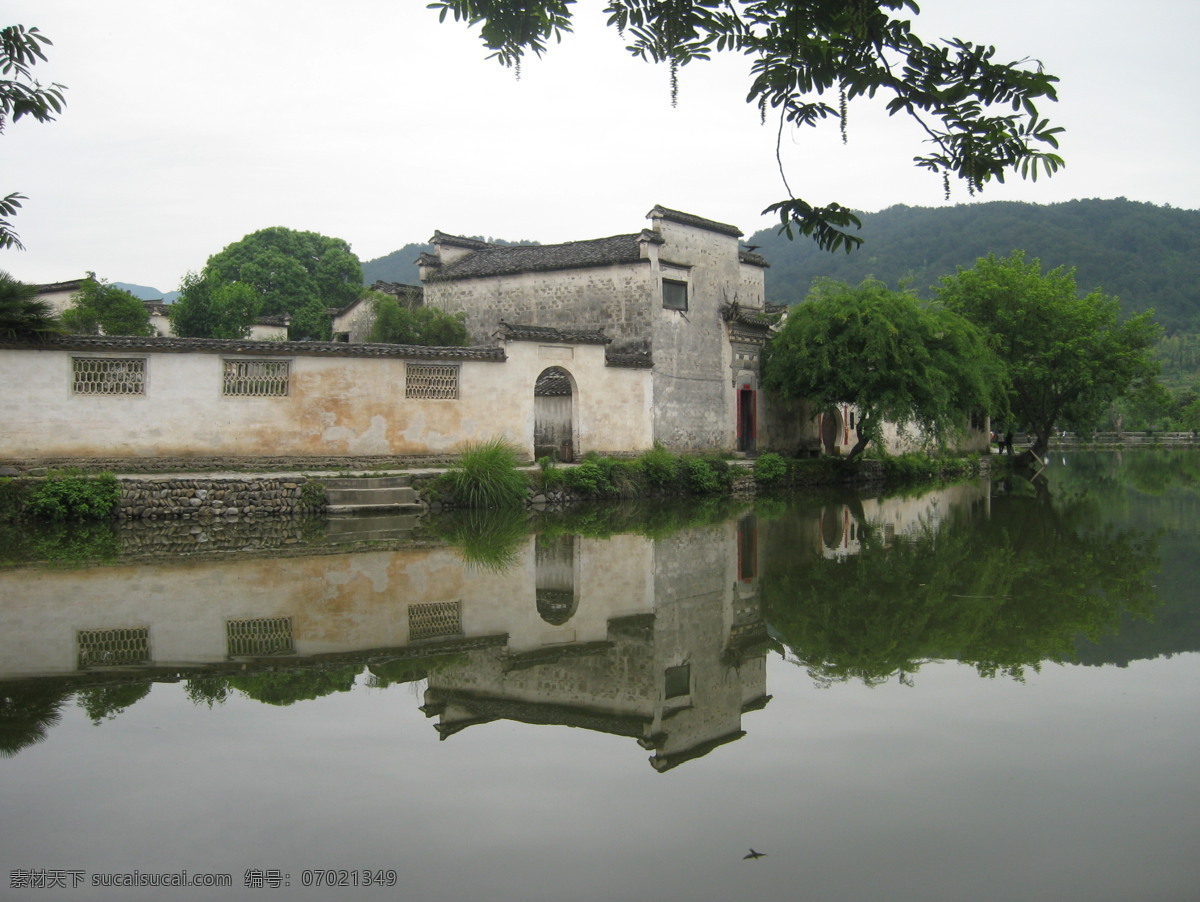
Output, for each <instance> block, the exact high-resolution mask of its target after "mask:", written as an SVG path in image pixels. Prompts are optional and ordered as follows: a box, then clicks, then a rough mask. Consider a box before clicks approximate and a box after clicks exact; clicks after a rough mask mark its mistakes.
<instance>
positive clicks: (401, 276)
mask: <svg viewBox="0 0 1200 902" xmlns="http://www.w3.org/2000/svg"><path fill="white" fill-rule="evenodd" d="M423 253H425V254H430V253H433V246H432V245H429V244H406V245H404V247H402V248H400V250H398V251H392V252H391V253H390V254H385V255H384V256H382V257H376V258H375V259H374V260H364V261H363V265H362V273H363V284H364V285H367V286H371V285H374V284H375V283H376V282H399V283H400V284H401V285H420V284H421V280H420V278H419V277H418V276H417V258H418V257H419V256H421V254H423Z"/></svg>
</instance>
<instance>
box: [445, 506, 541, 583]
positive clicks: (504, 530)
mask: <svg viewBox="0 0 1200 902" xmlns="http://www.w3.org/2000/svg"><path fill="white" fill-rule="evenodd" d="M432 528H433V531H434V532H435V533H436V534H437V535H438V536H440V537H441V538H442V539H444V540H445V541H447V542H449V543H450V544H452V545H455V546H457V548H458V551H459V554H461V555H462V559H463V561H465V562H466V563H468V564H471V565H473V566H475V567H479V568H481V569H483V570H490V571H492V572H494V573H501V572H503V571H505V570H507V569H508V568H509V567H512V566H513V565H514V564H516V562H517V552H518V550H519V549H520V547H521V545H522V544H523V543H524V542H525V539H526V537H527V536H528V535H529V526H528V519H527V517H526V515H525V512H524V511H522V510H509V509H506V508H486V509H481V508H470V509H466V510H461V511H454V512H452V513H448V514H445V515H443V516H441V517H437V518H435V519H434V520H433V522H432Z"/></svg>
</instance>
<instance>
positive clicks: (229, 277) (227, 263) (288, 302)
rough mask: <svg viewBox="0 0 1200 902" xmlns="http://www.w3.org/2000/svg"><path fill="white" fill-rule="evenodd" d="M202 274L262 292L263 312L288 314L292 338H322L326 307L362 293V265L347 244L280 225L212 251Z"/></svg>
mask: <svg viewBox="0 0 1200 902" xmlns="http://www.w3.org/2000/svg"><path fill="white" fill-rule="evenodd" d="M202 275H203V277H204V279H205V280H206V281H209V282H211V283H212V284H213V285H219V284H222V283H233V282H241V283H243V284H246V285H250V286H251V287H253V288H254V290H255V291H257V292H258V293H259V295H260V296H261V297H262V313H263V314H264V315H266V316H275V315H278V314H283V313H287V314H291V317H292V325H291V328H290V330H289V335H290V337H291V338H293V339H318V340H327V339H328V338H329V337H330V316H329V313H328V311H329V310H330V309H339V308H342V307H345V306H346V305H348V304H350V303H351V302H352V301H354V300H355V299H356V298H357V297H358V296H359V294H360V293H361V292H362V267H361V266H360V265H359V262H358V257H356V256H355V255H354V253H353V252H352V251H351V250H350V245H349V244H347V243H346V242H345V241H343V240H342V239H340V238H330V237H327V236H325V235H321V234H318V233H317V232H298V231H295V230H293V229H285V228H282V227H279V226H275V227H272V228H268V229H261V230H260V231H257V232H253V233H251V234H249V235H247V236H246V237H245V238H242V239H241V240H240V241H235V242H234V243H233V244H230V245H229V246H227V247H226V248H225V249H224V250H222V251H220V252H218V253H216V254H213V255H212V256H211V257H209V258H208V264H207V265H206V266H205V267H204V272H203V274H202Z"/></svg>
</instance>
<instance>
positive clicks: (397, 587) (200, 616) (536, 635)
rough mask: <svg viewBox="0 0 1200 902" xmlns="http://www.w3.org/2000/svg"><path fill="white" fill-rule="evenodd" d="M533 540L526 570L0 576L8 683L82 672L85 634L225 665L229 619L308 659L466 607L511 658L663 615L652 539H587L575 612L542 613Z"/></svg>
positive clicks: (379, 639)
mask: <svg viewBox="0 0 1200 902" xmlns="http://www.w3.org/2000/svg"><path fill="white" fill-rule="evenodd" d="M532 548H533V537H532V536H530V537H529V538H528V540H527V541H526V543H525V544H524V545H523V546H522V548H521V550H520V551H519V561H518V563H517V565H516V566H514V567H511V568H509V569H507V570H505V571H504V572H502V573H496V572H494V571H491V570H487V569H481V568H475V567H471V566H470V565H466V566H464V565H463V563H462V559H461V557H460V555H459V553H458V551H457V550H455V549H453V548H433V549H401V550H394V551H380V552H360V553H355V554H337V555H314V556H312V557H295V558H287V559H286V560H279V559H272V558H262V559H253V560H208V561H200V562H186V563H180V562H178V561H174V562H170V563H163V564H154V563H138V564H136V565H132V566H131V565H119V566H112V567H101V568H91V569H79V570H53V569H44V568H30V569H14V570H5V571H3V572H0V677H3V678H8V677H19V676H36V675H48V674H63V673H71V672H73V671H75V670H76V666H77V655H78V650H77V646H76V635H77V633H78V631H80V630H92V629H100V630H102V629H119V628H141V627H145V628H147V629H148V631H149V637H150V638H149V646H150V663H152V664H159V665H175V664H203V663H221V662H224V661H226V660H227V659H228V642H227V631H226V621H228V620H249V619H257V618H284V617H287V618H290V619H291V621H292V632H293V637H294V645H295V651H296V654H298V655H312V654H328V653H335V652H353V651H363V650H367V649H377V648H400V647H404V646H407V645H409V644H410V642H411V640H410V638H409V608H410V607H411V606H412V605H414V604H436V603H444V602H461V604H462V629H463V636H464V637H467V638H471V637H485V636H503V635H507V636H508V637H509V639H508V645H507V647H508V649H509V650H510V651H514V652H518V651H529V650H533V649H538V648H542V647H545V646H553V645H566V644H571V643H576V642H579V643H583V642H596V641H603V640H604V639H606V638H607V634H608V621H609V620H610V619H612V618H614V617H622V616H626V615H629V614H637V613H645V612H648V611H651V610H653V605H654V599H653V592H652V585H651V577H650V573H651V565H650V562H651V555H652V549H651V545H650V541H649V540H648V539H645V538H643V537H640V536H618V537H614V538H613V539H612V540H611V541H600V540H587V539H584V540H581V541H580V543H579V568H578V582H577V589H578V591H579V593H580V602H579V606H578V608H577V610H576V612H575V614H574V615H573V616H572V617H571V618H570V619H569V620H568V621H567V622H566V623H564V624H562V625H559V626H554V625H552V624H549V623H547V622H546V621H544V620H543V619H542V618H541V617H540V616H539V614H538V612H537V602H536V590H535V579H534V577H535V567H534V556H533V552H532Z"/></svg>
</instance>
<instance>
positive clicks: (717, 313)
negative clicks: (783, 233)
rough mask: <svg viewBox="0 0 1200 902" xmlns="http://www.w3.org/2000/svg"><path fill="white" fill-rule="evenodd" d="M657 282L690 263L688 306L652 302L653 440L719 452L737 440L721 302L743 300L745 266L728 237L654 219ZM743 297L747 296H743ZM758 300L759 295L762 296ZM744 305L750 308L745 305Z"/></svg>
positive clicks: (659, 298) (733, 240) (658, 287)
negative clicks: (658, 237)
mask: <svg viewBox="0 0 1200 902" xmlns="http://www.w3.org/2000/svg"><path fill="white" fill-rule="evenodd" d="M655 227H656V228H657V229H658V231H659V233H660V234H661V235H662V237H663V243H662V245H660V246H659V248H658V254H659V264H658V267H657V270H658V271H657V272H656V273H655V276H656V280H657V281H658V282H659V283H661V280H662V279H663V278H668V279H679V278H680V273H679V271H678V270H675V269H673V268H672V267H671V264H677V265H679V266H684V267H687V271H686V277H685V279H686V281H687V282H688V309H687V311H686V312H681V311H678V310H668V309H666V308H664V307H663V305H662V294H661V284H659V285H656V291H657V293H658V294H657V297H656V298H655V302H654V305H653V310H654V312H653V317H652V318H653V349H654V375H655V380H654V409H655V438H656V439H658V440H659V441H661V442H662V443H663V444H664V445H665V446H666V447H668V448H672V449H677V450H724V449H729V448H732V447H734V445H735V443H736V440H737V421H736V416H735V411H736V398H735V389H734V385H733V373H732V370H731V363H732V356H731V350H730V345H729V338H728V335H727V331H726V327H725V322H724V320H723V319H722V318H721V308H722V306H723V305H726V304H732V303H733V302H734V301H738V302H739V303H741V302H742V298H741V291H740V288H741V285H742V278H743V269H744V267H743V266H742V264H741V262H740V260H739V256H738V254H739V250H738V239H737V238H736V237H734V236H733V235H726V234H723V233H719V232H713V231H710V230H708V229H699V228H695V227H693V226H687V225H682V224H679V223H675V222H671V221H670V220H658V221H656V223H655ZM747 300H748V299H747ZM760 303H761V300H760ZM746 306H751V304H749V303H747V304H746Z"/></svg>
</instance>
